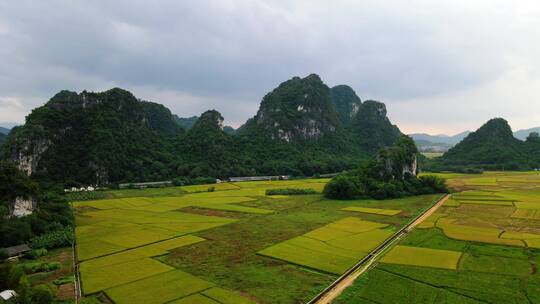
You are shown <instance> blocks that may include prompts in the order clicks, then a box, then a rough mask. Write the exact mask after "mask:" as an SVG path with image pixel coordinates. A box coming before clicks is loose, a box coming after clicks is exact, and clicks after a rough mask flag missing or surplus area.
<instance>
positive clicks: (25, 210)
mask: <svg viewBox="0 0 540 304" xmlns="http://www.w3.org/2000/svg"><path fill="white" fill-rule="evenodd" d="M36 206H37V201H36V200H35V199H34V198H33V197H30V198H26V199H25V198H23V197H21V196H20V197H17V198H16V199H15V202H13V204H12V205H11V206H10V207H11V208H10V210H9V214H10V216H15V217H22V216H26V215H30V214H32V212H34V210H35V209H36Z"/></svg>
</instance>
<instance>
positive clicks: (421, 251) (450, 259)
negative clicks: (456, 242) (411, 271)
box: [381, 245, 461, 269]
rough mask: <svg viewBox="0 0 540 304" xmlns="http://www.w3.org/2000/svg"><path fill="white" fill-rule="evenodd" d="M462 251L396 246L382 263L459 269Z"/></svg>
mask: <svg viewBox="0 0 540 304" xmlns="http://www.w3.org/2000/svg"><path fill="white" fill-rule="evenodd" d="M460 258H461V252H459V251H451V250H442V249H431V248H423V247H412V246H401V245H398V246H395V247H394V248H392V249H391V250H390V252H388V253H387V254H386V255H385V256H384V257H383V258H382V259H381V262H382V263H387V264H401V265H413V266H423V267H434V268H445V269H457V266H458V262H459V259H460Z"/></svg>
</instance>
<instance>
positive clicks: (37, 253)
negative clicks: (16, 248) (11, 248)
mask: <svg viewBox="0 0 540 304" xmlns="http://www.w3.org/2000/svg"><path fill="white" fill-rule="evenodd" d="M45 255H47V249H45V248H38V249H33V250H32V251H30V252H29V253H27V254H26V257H27V258H29V259H33V260H35V259H37V258H39V257H42V256H45Z"/></svg>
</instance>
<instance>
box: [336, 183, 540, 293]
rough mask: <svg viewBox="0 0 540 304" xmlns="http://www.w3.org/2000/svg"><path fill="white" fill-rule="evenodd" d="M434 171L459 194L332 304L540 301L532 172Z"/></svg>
mask: <svg viewBox="0 0 540 304" xmlns="http://www.w3.org/2000/svg"><path fill="white" fill-rule="evenodd" d="M438 175H440V176H443V177H446V178H448V179H449V180H448V184H449V185H451V186H453V187H454V188H455V189H457V190H458V192H457V193H454V194H453V195H452V198H451V199H449V200H447V201H446V202H445V204H444V205H443V206H442V207H441V208H440V209H439V210H437V212H435V213H434V214H432V215H431V216H430V217H429V218H428V219H426V220H425V221H424V222H423V223H421V224H420V225H418V226H417V229H415V230H414V231H412V232H411V233H410V234H409V235H408V236H407V237H405V238H404V239H402V240H401V241H400V242H399V244H397V245H396V246H395V247H394V248H393V249H391V250H389V251H388V252H387V253H386V254H385V255H384V256H383V257H382V258H381V259H380V261H379V262H380V263H379V264H378V265H377V266H376V267H375V268H373V269H371V270H370V271H368V272H367V273H366V274H365V275H363V276H362V277H361V278H360V279H358V280H357V281H356V282H355V283H354V284H353V286H352V287H350V288H349V289H347V290H346V291H345V292H344V293H343V294H342V295H341V296H340V298H339V299H338V300H337V301H336V303H364V302H366V303H371V302H374V303H540V276H539V275H538V270H537V269H538V268H537V267H538V264H539V263H540V250H539V249H540V217H537V215H538V214H540V175H539V174H538V172H485V173H484V174H481V175H479V174H471V175H466V174H451V173H442V174H438ZM435 253H438V254H435Z"/></svg>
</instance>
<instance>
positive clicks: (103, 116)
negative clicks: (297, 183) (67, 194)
mask: <svg viewBox="0 0 540 304" xmlns="http://www.w3.org/2000/svg"><path fill="white" fill-rule="evenodd" d="M182 126H184V127H185V128H184V127H182ZM400 135H401V132H400V131H399V129H398V128H397V127H396V126H394V125H392V124H391V122H390V121H389V119H388V118H387V116H386V108H385V106H384V104H382V103H380V102H376V101H364V102H362V101H361V100H360V98H359V97H358V96H357V95H356V93H355V92H354V90H352V89H351V88H350V87H348V86H345V85H340V86H336V87H333V88H330V87H328V86H327V85H326V84H324V83H323V82H322V80H321V79H320V77H319V76H317V75H315V74H312V75H309V76H307V77H305V78H299V77H294V78H292V79H290V80H288V81H285V82H284V83H282V84H280V85H279V86H278V87H277V88H275V89H274V90H272V91H271V92H270V93H268V94H267V95H266V96H265V97H264V98H263V100H262V102H261V106H260V109H259V111H258V112H257V114H256V115H255V116H254V117H253V118H251V119H249V120H248V121H247V122H246V123H245V124H244V125H243V126H242V127H240V128H239V129H238V130H234V129H232V128H227V127H224V126H223V117H221V114H220V113H219V112H217V111H215V110H212V111H207V112H205V113H203V114H202V115H201V116H200V117H191V118H189V119H181V118H178V117H177V116H175V115H172V114H171V112H170V111H169V110H168V109H167V108H165V107H164V106H162V105H160V104H157V103H153V102H147V101H142V100H139V99H137V98H136V97H135V96H133V94H131V93H130V92H128V91H125V90H122V89H118V88H115V89H112V90H109V91H105V92H101V93H93V92H86V91H83V92H81V93H79V94H78V93H75V92H70V91H61V92H59V93H58V94H56V95H55V96H54V97H53V98H51V99H50V100H49V101H48V102H47V103H46V104H45V105H44V106H42V107H39V108H36V109H34V110H33V111H32V113H31V114H30V115H29V116H28V117H27V120H26V123H25V124H24V125H23V126H21V127H17V128H14V130H13V131H12V132H11V133H10V135H9V136H8V138H7V140H6V142H5V144H4V145H3V146H2V152H1V155H2V157H3V158H4V159H10V160H12V161H15V162H17V163H18V164H19V166H20V167H21V168H22V169H23V170H24V171H25V172H26V173H27V174H30V175H31V176H32V177H33V178H35V179H36V180H38V181H42V182H45V181H47V182H51V183H56V184H60V185H64V186H72V185H75V186H76V185H79V184H85V185H90V184H91V185H95V184H98V185H104V184H115V183H120V182H135V181H154V180H165V179H174V178H177V177H199V176H208V177H218V178H226V177H229V176H241V175H269V174H270V175H277V174H280V175H282V174H287V175H298V176H311V175H316V174H322V173H331V172H340V171H342V170H344V169H349V168H353V167H355V166H356V165H357V164H358V162H359V161H361V160H365V159H368V158H369V157H370V156H372V155H374V154H375V153H376V152H377V151H378V150H379V149H381V148H383V147H387V146H390V145H392V144H393V143H394V142H395V141H396V140H397V139H398V138H399V136H400Z"/></svg>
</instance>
